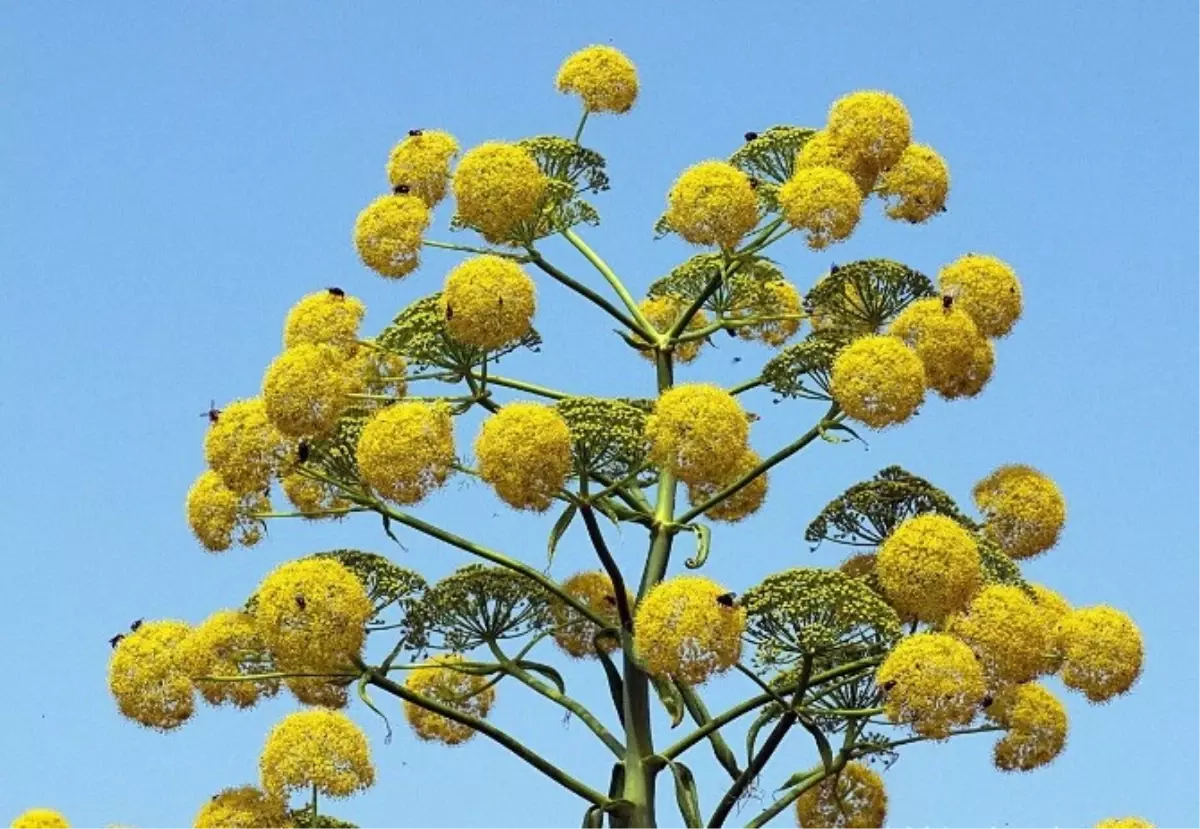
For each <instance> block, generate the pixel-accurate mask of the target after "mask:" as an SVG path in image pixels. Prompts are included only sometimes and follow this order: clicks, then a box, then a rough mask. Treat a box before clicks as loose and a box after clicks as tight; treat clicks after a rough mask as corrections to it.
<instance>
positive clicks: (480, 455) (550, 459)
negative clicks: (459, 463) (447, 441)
mask: <svg viewBox="0 0 1200 829" xmlns="http://www.w3.org/2000/svg"><path fill="white" fill-rule="evenodd" d="M475 457H476V458H477V459H478V460H479V477H480V478H482V479H483V480H484V481H486V482H487V483H489V484H491V485H492V487H493V488H494V489H495V490H496V494H497V495H499V496H500V498H501V500H503V501H504V502H505V503H506V504H508V505H509V506H511V507H513V508H514V509H525V510H532V511H534V512H545V511H546V510H547V509H548V508H549V507H550V505H551V504H552V503H553V499H554V496H555V495H556V494H557V493H558V491H559V490H560V489H562V487H563V484H565V483H566V481H567V475H568V474H569V473H570V471H571V465H572V455H571V430H570V428H569V427H568V426H567V422H566V421H565V420H563V417H562V415H560V414H559V413H558V412H557V411H556V410H555V409H554V408H552V407H550V406H543V405H541V404H539V403H510V404H508V405H507V406H504V407H503V408H502V409H500V411H499V412H497V413H496V414H494V415H492V416H491V417H489V418H488V419H487V420H485V421H484V422H483V427H482V428H481V429H480V430H479V437H477V438H476V439H475Z"/></svg>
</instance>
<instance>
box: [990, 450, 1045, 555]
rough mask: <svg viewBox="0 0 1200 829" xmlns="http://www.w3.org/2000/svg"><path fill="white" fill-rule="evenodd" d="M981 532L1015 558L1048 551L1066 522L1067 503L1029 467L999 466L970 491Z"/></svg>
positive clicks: (1043, 477) (1039, 473)
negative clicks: (980, 523) (982, 522)
mask: <svg viewBox="0 0 1200 829" xmlns="http://www.w3.org/2000/svg"><path fill="white" fill-rule="evenodd" d="M973 494H974V496H975V506H977V507H979V511H980V512H981V513H983V516H984V519H985V524H984V532H986V533H987V534H988V536H990V537H991V538H992V539H994V540H995V541H996V543H997V544H999V545H1000V546H1001V548H1003V550H1004V552H1006V553H1008V554H1009V555H1010V556H1011V557H1013V558H1015V559H1025V558H1032V557H1033V556H1036V555H1038V554H1039V553H1043V552H1045V551H1046V550H1049V549H1050V548H1051V547H1053V546H1054V545H1055V544H1056V543H1058V537H1059V535H1060V534H1061V533H1062V528H1063V524H1065V523H1066V521H1067V503H1066V501H1065V500H1064V499H1063V495H1062V491H1061V490H1059V488H1058V485H1057V484H1055V483H1054V481H1052V480H1051V479H1050V478H1048V477H1046V476H1045V475H1043V474H1042V473H1041V472H1038V471H1037V470H1036V469H1034V468H1033V467H1031V466H1022V465H1011V466H1002V467H1000V468H999V469H997V470H996V471H995V472H993V473H992V474H991V475H988V476H987V477H986V478H984V479H983V480H982V481H980V482H979V483H977V484H975V488H974V490H973Z"/></svg>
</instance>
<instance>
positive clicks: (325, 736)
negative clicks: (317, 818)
mask: <svg viewBox="0 0 1200 829" xmlns="http://www.w3.org/2000/svg"><path fill="white" fill-rule="evenodd" d="M258 766H259V771H260V773H261V774H262V783H263V788H264V789H266V791H267V793H268V794H270V795H272V796H273V797H279V798H283V797H286V796H287V795H288V793H289V792H292V791H296V790H298V789H299V790H303V789H312V788H316V790H317V791H318V792H320V793H321V794H323V795H325V796H326V797H349V796H350V795H352V794H354V793H355V792H357V791H361V790H362V789H366V788H368V787H370V786H371V784H373V783H374V782H375V766H374V765H373V764H372V763H371V747H370V746H369V745H368V744H367V735H366V734H364V733H363V731H362V729H361V728H359V727H358V726H357V725H355V724H354V721H353V720H351V719H350V718H349V717H347V716H346V715H345V714H342V713H341V712H338V711H329V710H326V709H323V708H312V709H309V710H307V711H297V712H296V713H294V714H289V715H288V716H286V717H284V718H283V719H282V720H280V721H279V722H278V723H277V724H276V725H275V727H274V728H272V729H271V733H270V734H268V735H267V742H266V745H264V746H263V750H262V755H261V756H260V757H259V761H258Z"/></svg>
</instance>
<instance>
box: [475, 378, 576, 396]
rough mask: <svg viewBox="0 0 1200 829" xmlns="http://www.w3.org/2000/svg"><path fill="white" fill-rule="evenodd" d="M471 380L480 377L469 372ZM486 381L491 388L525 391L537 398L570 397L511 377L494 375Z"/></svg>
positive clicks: (564, 393)
mask: <svg viewBox="0 0 1200 829" xmlns="http://www.w3.org/2000/svg"><path fill="white" fill-rule="evenodd" d="M471 378H472V379H474V380H482V379H483V378H482V376H481V375H478V374H475V373H474V372H471ZM487 381H488V382H489V383H491V384H492V385H493V386H504V387H505V388H508V389H517V390H518V391H526V392H529V393H530V394H536V395H538V396H539V397H546V398H549V399H551V400H566V399H567V398H569V397H570V396H571V395H569V394H567V393H566V392H562V391H555V390H554V389H548V388H546V387H545V386H538V385H535V384H534V383H527V382H525V381H524V380H514V379H512V378H511V377H497V376H496V375H495V374H489V375H488V376H487Z"/></svg>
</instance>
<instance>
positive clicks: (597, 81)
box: [554, 46, 638, 114]
mask: <svg viewBox="0 0 1200 829" xmlns="http://www.w3.org/2000/svg"><path fill="white" fill-rule="evenodd" d="M554 85H555V86H556V87H558V91H559V92H573V93H575V94H576V95H578V96H579V97H580V98H582V99H583V108H584V109H586V110H587V111H588V112H615V113H617V114H620V113H623V112H628V111H629V110H630V108H631V107H632V106H633V102H634V101H636V100H637V94H638V77H637V67H635V66H634V65H633V61H631V60H630V59H629V58H627V57H626V56H625V55H624V54H623V53H622V52H620V51H618V50H616V49H614V48H612V47H611V46H589V47H587V48H586V49H580V50H579V51H578V52H576V53H575V54H573V55H571V56H570V57H568V58H567V59H566V60H565V61H563V65H562V66H561V67H559V70H558V77H557V78H555V80H554Z"/></svg>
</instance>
